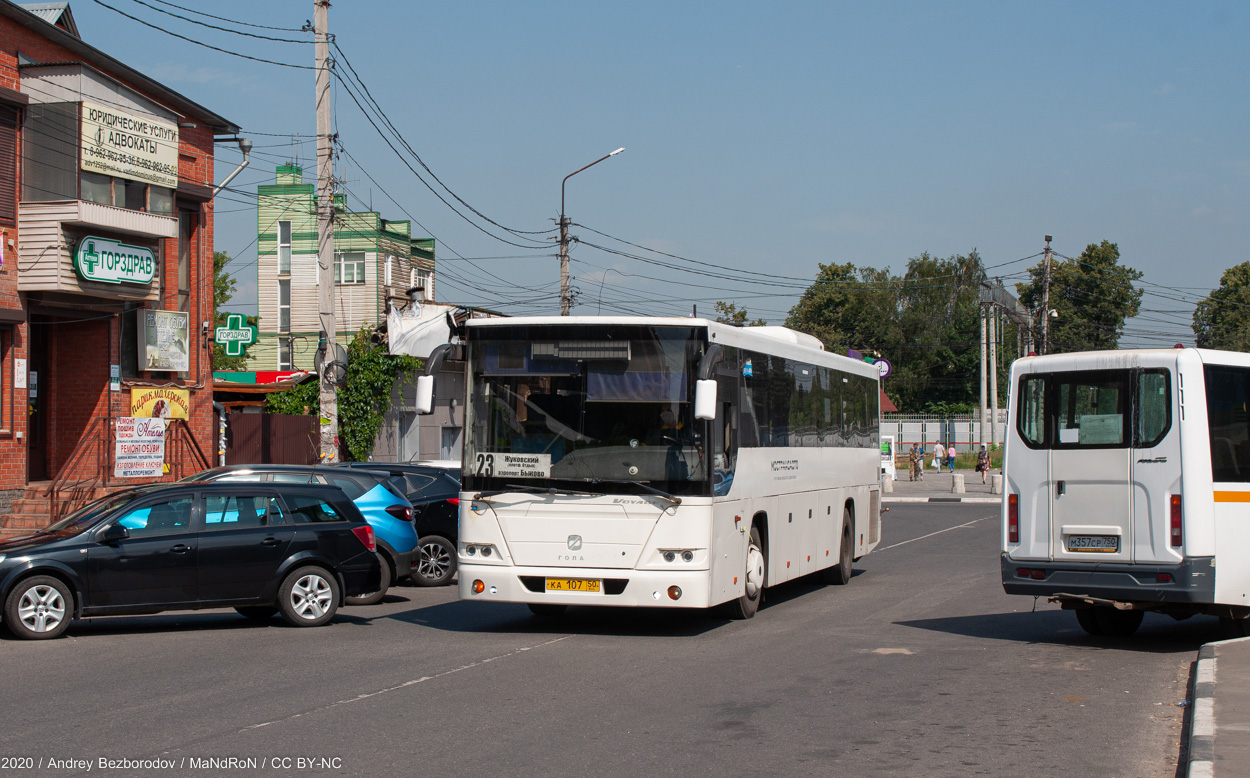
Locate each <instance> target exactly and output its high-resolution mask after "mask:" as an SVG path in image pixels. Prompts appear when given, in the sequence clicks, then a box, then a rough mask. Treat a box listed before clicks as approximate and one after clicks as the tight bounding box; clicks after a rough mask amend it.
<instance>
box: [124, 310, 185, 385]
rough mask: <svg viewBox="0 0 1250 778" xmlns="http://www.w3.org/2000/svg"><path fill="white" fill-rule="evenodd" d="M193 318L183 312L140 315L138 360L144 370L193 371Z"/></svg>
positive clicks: (142, 313)
mask: <svg viewBox="0 0 1250 778" xmlns="http://www.w3.org/2000/svg"><path fill="white" fill-rule="evenodd" d="M190 319H191V317H190V315H189V314H186V313H182V312H180V311H157V310H150V309H148V310H142V311H139V326H138V327H137V329H138V331H139V360H140V362H141V363H142V367H141V368H140V369H142V370H168V371H170V372H185V371H187V370H190V369H191V348H190V345H191V330H190V327H191V321H190Z"/></svg>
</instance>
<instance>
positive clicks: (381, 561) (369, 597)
mask: <svg viewBox="0 0 1250 778" xmlns="http://www.w3.org/2000/svg"><path fill="white" fill-rule="evenodd" d="M378 566H379V567H381V568H382V576H381V578H380V580H381V581H382V585H381V588H379V589H378V590H377V591H376V592H369V593H368V594H357V595H353V596H351V597H348V598H347V599H345V600H344V602H346V603H347V604H348V605H374V604H375V603H379V602H381V601H382V598H383V597H385V596H386V590H387V589H389V588H391V560H389V559H387V557H386V554H383V553H381V552H380V551H379V552H378Z"/></svg>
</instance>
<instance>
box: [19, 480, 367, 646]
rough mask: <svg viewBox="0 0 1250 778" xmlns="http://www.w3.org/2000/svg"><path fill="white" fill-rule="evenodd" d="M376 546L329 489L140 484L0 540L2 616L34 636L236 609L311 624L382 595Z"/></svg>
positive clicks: (353, 511)
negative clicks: (85, 622)
mask: <svg viewBox="0 0 1250 778" xmlns="http://www.w3.org/2000/svg"><path fill="white" fill-rule="evenodd" d="M375 549H376V546H375V544H374V538H373V530H372V529H371V528H370V527H369V525H368V524H366V523H365V520H364V517H363V516H362V515H361V514H360V511H359V509H357V508H356V506H355V505H353V504H352V501H351V500H349V499H347V496H346V495H345V494H343V492H342V490H340V489H338V488H337V487H333V486H321V485H313V484H300V485H292V484H265V483H254V484H242V483H231V484H211V483H198V484H156V485H150V486H140V487H135V488H133V489H127V490H125V491H122V492H118V493H115V494H112V495H109V496H107V497H104V498H101V499H99V500H97V501H95V502H93V503H91V504H89V505H87V506H85V507H83V508H82V509H80V510H78V511H76V512H74V513H72V514H70V515H69V516H67V517H65V518H64V519H62V520H61V521H59V522H57V523H55V524H53V525H52V526H50V527H48V528H47V529H45V530H42V531H40V532H38V533H36V534H34V535H31V536H29V537H23V538H14V539H11V540H8V541H5V542H3V543H0V602H3V603H4V610H3V621H4V624H5V626H7V627H8V629H9V631H10V632H12V633H13V634H14V635H16V636H17V637H20V638H29V639H36V640H37V639H46V638H54V637H57V636H59V635H61V634H62V633H63V632H65V630H66V629H67V628H68V627H69V624H70V621H71V620H72V619H74V618H78V617H87V616H107V615H121V614H137V613H157V612H159V611H165V610H193V609H201V608H222V607H233V608H235V609H236V610H238V612H239V613H241V614H242V615H244V616H246V617H248V618H252V619H267V618H269V617H271V616H273V615H274V614H276V613H279V612H280V613H281V614H282V618H283V619H285V620H286V622H287V623H288V624H292V625H294V626H298V627H315V626H319V625H322V624H325V623H326V622H328V621H329V620H330V619H331V618H333V617H334V614H335V611H337V609H338V608H339V606H340V605H342V604H343V600H344V598H345V597H348V596H352V595H358V594H364V593H367V592H372V591H376V590H377V589H378V586H379V584H380V580H381V568H380V566H379V564H378V557H377V554H376V553H375Z"/></svg>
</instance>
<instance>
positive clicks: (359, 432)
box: [266, 327, 423, 462]
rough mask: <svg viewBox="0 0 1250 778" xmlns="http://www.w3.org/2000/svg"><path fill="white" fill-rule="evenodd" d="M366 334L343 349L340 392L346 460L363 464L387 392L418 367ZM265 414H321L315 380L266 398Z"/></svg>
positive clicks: (383, 413) (379, 422)
mask: <svg viewBox="0 0 1250 778" xmlns="http://www.w3.org/2000/svg"><path fill="white" fill-rule="evenodd" d="M370 334H371V330H370V329H369V328H367V327H362V328H361V329H360V331H359V332H357V333H356V334H355V336H354V337H353V338H352V341H351V343H350V344H349V345H348V347H347V383H346V385H344V386H343V387H341V388H340V389H339V398H338V400H339V440H341V441H342V442H343V443H344V444H345V445H346V447H347V453H348V456H349V457H350V458H351V459H352V460H353V461H356V462H364V461H367V460H368V459H369V455H370V454H371V453H372V452H373V443H374V441H375V440H377V437H378V430H380V429H381V428H382V421H383V419H384V418H385V417H386V411H387V410H388V409H389V408H390V403H391V387H392V386H394V385H395V381H396V379H398V378H400V377H402V376H408V375H412V374H413V373H415V372H416V371H418V370H420V369H421V367H422V364H423V363H422V361H421V360H420V359H417V358H416V357H406V356H395V355H392V354H389V353H387V350H386V347H385V346H380V345H375V344H374V343H373V342H372V341H371V340H370ZM266 409H267V410H268V411H269V412H270V413H285V414H291V415H295V416H302V415H308V414H317V413H319V412H320V389H319V386H318V383H317V381H305V382H304V383H302V384H300V385H299V386H296V387H293V388H291V389H287V390H286V391H282V392H275V393H273V394H271V395H269V397H268V399H267V400H266Z"/></svg>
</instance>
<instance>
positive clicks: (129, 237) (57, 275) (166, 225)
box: [17, 200, 178, 301]
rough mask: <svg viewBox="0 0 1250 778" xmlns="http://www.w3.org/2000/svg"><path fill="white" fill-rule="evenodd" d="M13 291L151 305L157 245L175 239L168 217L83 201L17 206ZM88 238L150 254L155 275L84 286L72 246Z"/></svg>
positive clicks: (175, 222)
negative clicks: (112, 241)
mask: <svg viewBox="0 0 1250 778" xmlns="http://www.w3.org/2000/svg"><path fill="white" fill-rule="evenodd" d="M17 214H18V216H17V219H18V221H17V225H18V227H17V233H18V274H17V289H18V291H19V292H66V293H71V294H80V295H88V296H91V297H104V298H108V299H112V300H131V301H144V300H155V299H157V296H158V295H159V290H160V269H161V268H160V266H161V265H162V264H163V262H162V261H159V260H161V258H162V252H161V246H162V241H163V240H164V239H166V238H176V237H178V220H177V219H175V218H174V217H172V216H161V215H159V214H155V213H146V212H143V211H132V210H129V209H127V208H117V207H115V206H111V205H101V204H100V203H94V202H90V201H87V200H56V201H52V202H23V203H20V204H19V205H18V212H17ZM93 234H100V235H101V236H104V237H112V238H115V239H118V240H125V241H127V242H130V243H134V244H135V245H137V246H141V247H143V248H146V249H148V250H149V251H151V252H152V253H153V254H155V255H156V257H157V259H158V262H157V275H156V277H154V278H153V279H152V281H151V282H150V283H148V284H129V283H121V284H108V283H100V282H96V281H87V280H85V279H83V278H81V277H80V276H79V275H78V274H77V273H76V272H74V262H73V255H74V250H75V249H76V248H77V246H78V242H79V241H80V240H81V239H82V238H84V237H86V236H88V235H93Z"/></svg>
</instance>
